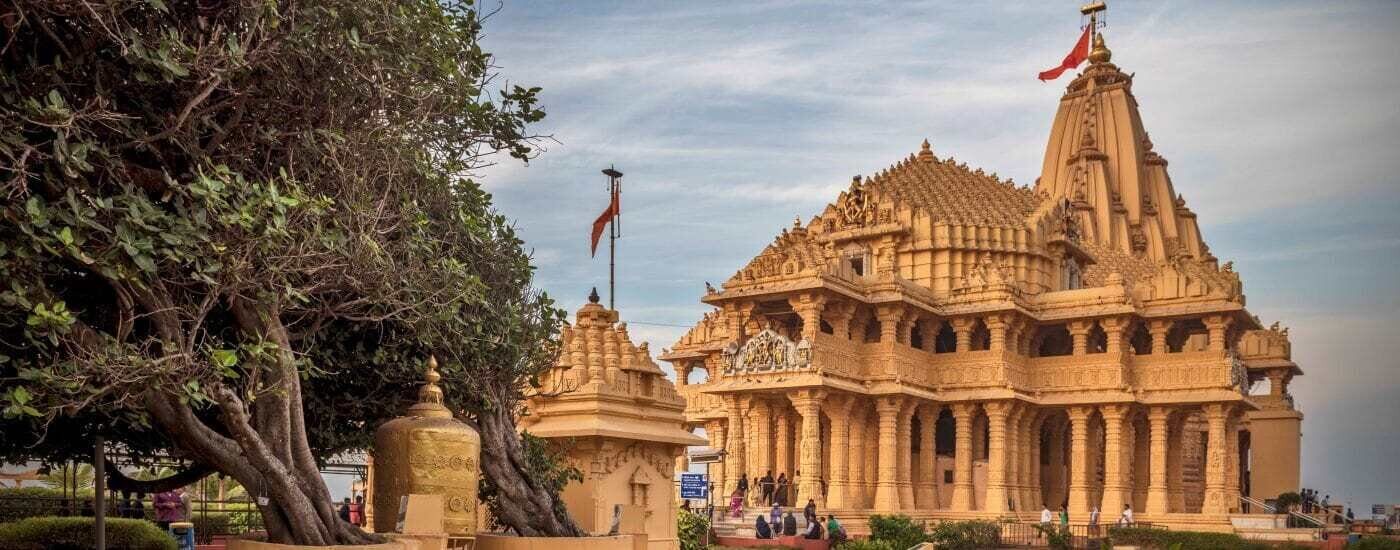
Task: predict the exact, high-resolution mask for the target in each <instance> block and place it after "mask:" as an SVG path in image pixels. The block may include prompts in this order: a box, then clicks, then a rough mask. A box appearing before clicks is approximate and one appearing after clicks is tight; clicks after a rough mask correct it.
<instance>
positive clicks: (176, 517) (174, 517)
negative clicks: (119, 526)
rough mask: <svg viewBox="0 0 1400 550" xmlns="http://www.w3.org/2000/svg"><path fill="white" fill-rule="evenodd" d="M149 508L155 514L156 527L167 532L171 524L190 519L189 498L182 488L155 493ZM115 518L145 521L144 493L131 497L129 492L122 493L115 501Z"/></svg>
mask: <svg viewBox="0 0 1400 550" xmlns="http://www.w3.org/2000/svg"><path fill="white" fill-rule="evenodd" d="M151 508H153V509H154V510H155V512H156V525H158V526H160V528H161V529H162V530H169V529H170V524H172V523H177V522H181V521H188V520H189V519H190V497H189V495H187V494H185V490H184V489H183V488H179V489H171V490H169V491H162V492H159V493H156V494H155V497H153V498H152V499H151ZM117 517H122V518H128V519H146V493H140V492H138V493H136V496H134V497H133V496H132V494H131V492H130V491H123V492H122V496H121V498H118V499H117Z"/></svg>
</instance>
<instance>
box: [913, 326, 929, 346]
mask: <svg viewBox="0 0 1400 550" xmlns="http://www.w3.org/2000/svg"><path fill="white" fill-rule="evenodd" d="M910 322H911V323H914V326H912V327H910V328H909V347H911V348H915V349H925V348H927V347H928V346H927V345H926V344H925V343H924V324H923V323H922V322H919V321H910Z"/></svg>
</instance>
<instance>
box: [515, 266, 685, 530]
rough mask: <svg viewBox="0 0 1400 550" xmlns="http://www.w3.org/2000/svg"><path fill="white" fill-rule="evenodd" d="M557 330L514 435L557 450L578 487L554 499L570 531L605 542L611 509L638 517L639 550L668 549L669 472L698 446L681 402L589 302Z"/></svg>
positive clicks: (671, 513) (623, 330) (644, 355)
mask: <svg viewBox="0 0 1400 550" xmlns="http://www.w3.org/2000/svg"><path fill="white" fill-rule="evenodd" d="M588 298H589V303H588V304H585V305H584V306H583V307H582V308H580V309H579V310H578V313H577V315H576V317H575V321H574V323H573V324H572V325H568V324H566V325H565V326H564V328H563V331H562V334H561V335H560V339H561V349H560V353H559V359H558V361H557V363H556V364H555V367H554V368H553V369H551V370H550V371H549V372H548V373H547V374H546V375H545V376H544V377H543V379H542V380H541V381H540V382H541V387H540V388H539V390H538V391H537V392H536V393H535V394H534V395H532V396H531V397H530V398H529V399H528V400H527V401H526V409H527V412H526V413H525V414H524V415H522V417H521V419H520V427H521V429H522V430H525V431H528V432H530V433H531V434H534V435H535V436H538V437H542V438H545V439H549V440H555V441H557V442H558V443H559V444H561V445H565V446H566V451H567V455H568V460H569V462H570V463H571V464H572V465H573V466H574V467H576V468H578V469H579V471H580V472H582V473H583V478H584V479H583V482H582V483H572V484H570V485H569V486H568V487H566V488H565V489H564V492H563V499H564V502H565V505H566V506H568V508H569V513H570V514H571V515H572V516H573V518H574V520H575V521H576V522H578V524H579V526H580V527H582V528H583V529H584V530H585V531H588V532H589V533H592V534H595V535H602V534H607V533H608V532H609V530H610V529H611V528H612V525H613V515H614V508H615V507H616V506H617V505H624V506H634V507H636V508H637V509H639V510H641V512H642V515H643V516H644V522H645V531H646V533H647V536H648V547H649V548H651V549H653V550H659V549H665V548H677V547H678V542H677V539H676V495H675V481H674V478H675V469H676V465H677V463H678V462H677V458H678V457H680V456H681V455H682V454H683V453H684V452H685V448H686V447H687V446H691V445H704V444H705V439H704V438H702V437H700V436H697V435H695V434H692V433H690V431H689V430H687V429H686V428H685V419H684V410H685V400H684V399H682V398H681V396H680V395H679V394H677V393H676V388H675V386H674V385H672V384H671V382H670V381H668V380H666V375H665V373H664V372H663V371H662V370H661V368H660V367H658V366H657V365H656V362H655V361H653V360H652V358H651V355H650V353H649V351H648V348H647V344H646V343H642V344H641V345H640V346H638V345H634V344H633V343H632V340H631V337H630V336H628V334H627V324H626V323H620V322H618V314H617V311H615V310H611V309H607V308H605V307H603V306H602V305H601V304H599V303H598V293H597V290H594V291H593V293H592V294H590V295H589V297H588Z"/></svg>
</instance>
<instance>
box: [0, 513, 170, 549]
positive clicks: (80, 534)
mask: <svg viewBox="0 0 1400 550" xmlns="http://www.w3.org/2000/svg"><path fill="white" fill-rule="evenodd" d="M95 530H96V526H95V525H94V520H93V518H58V517H43V518H29V519H24V520H20V521H15V522H11V523H0V548H4V549H6V550H49V549H53V550H88V549H90V548H96V545H95V540H96V534H95ZM107 548H109V549H110V550H175V549H176V545H175V538H174V537H172V536H170V535H169V534H168V533H166V532H164V531H161V530H160V529H159V528H157V527H156V526H155V525H154V524H152V523H151V522H148V521H145V520H139V519H118V518H112V519H108V520H107Z"/></svg>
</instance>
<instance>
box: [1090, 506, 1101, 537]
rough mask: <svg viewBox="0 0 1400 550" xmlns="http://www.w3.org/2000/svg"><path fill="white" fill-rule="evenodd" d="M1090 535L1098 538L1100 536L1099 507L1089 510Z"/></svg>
mask: <svg viewBox="0 0 1400 550" xmlns="http://www.w3.org/2000/svg"><path fill="white" fill-rule="evenodd" d="M1089 534H1090V535H1095V536H1097V535H1098V534H1099V507H1098V506H1095V507H1093V508H1091V509H1090V510H1089Z"/></svg>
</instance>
